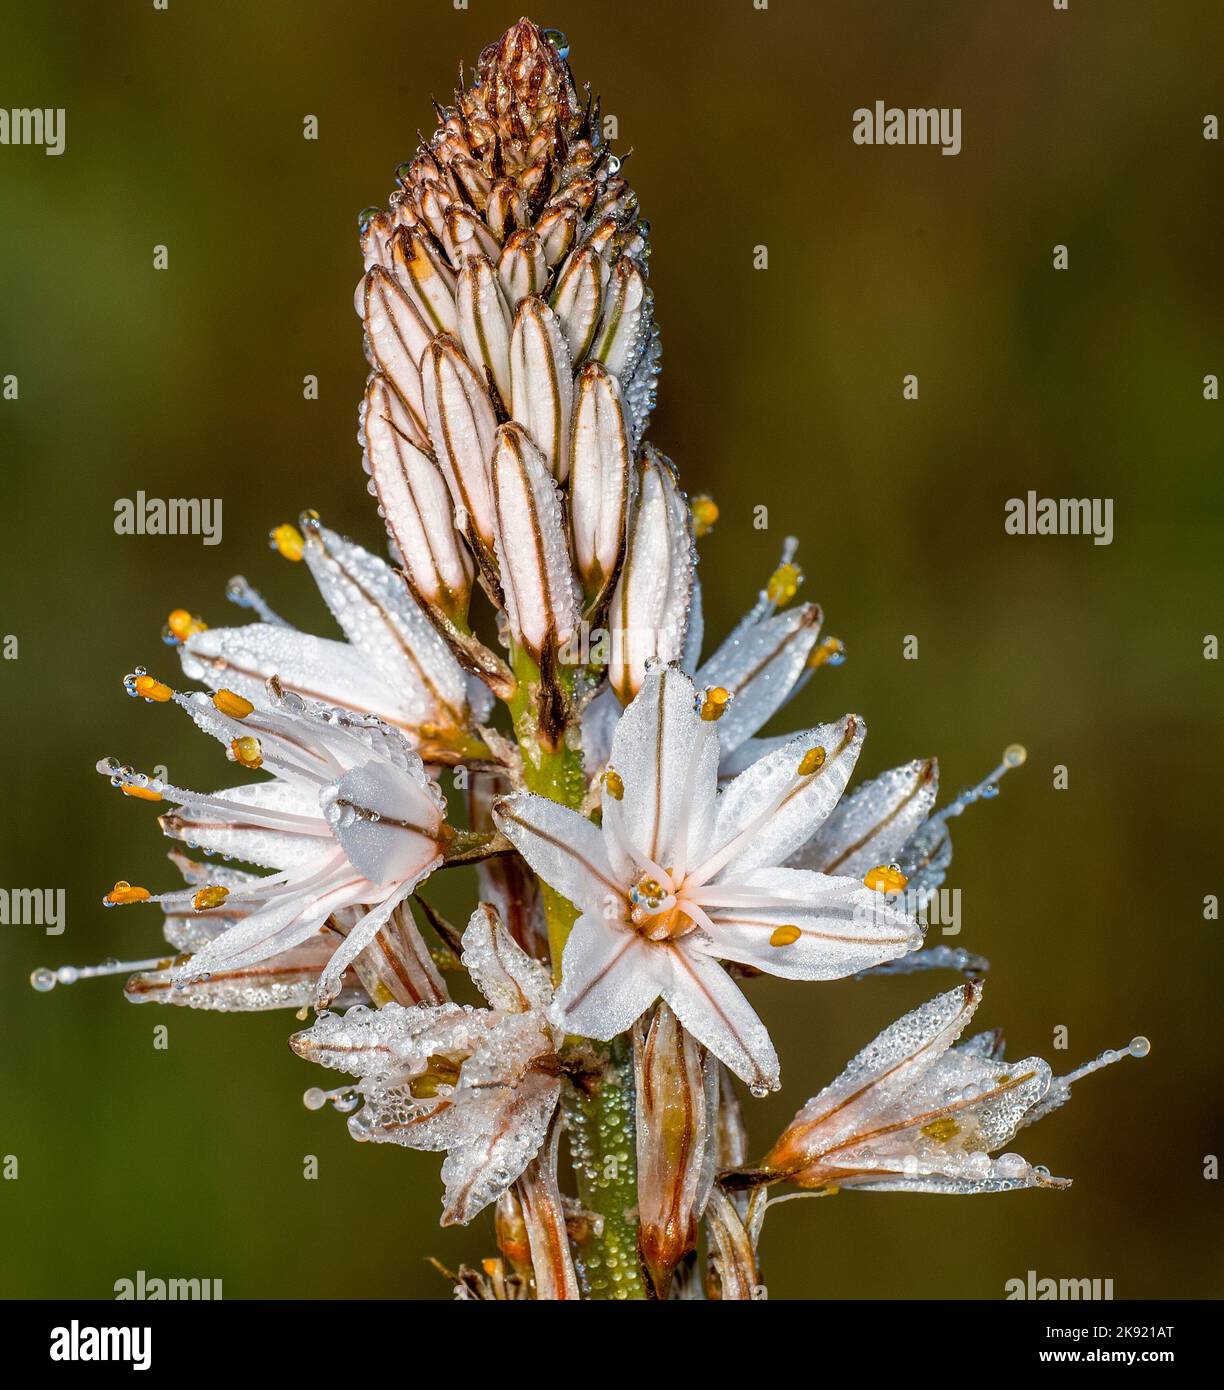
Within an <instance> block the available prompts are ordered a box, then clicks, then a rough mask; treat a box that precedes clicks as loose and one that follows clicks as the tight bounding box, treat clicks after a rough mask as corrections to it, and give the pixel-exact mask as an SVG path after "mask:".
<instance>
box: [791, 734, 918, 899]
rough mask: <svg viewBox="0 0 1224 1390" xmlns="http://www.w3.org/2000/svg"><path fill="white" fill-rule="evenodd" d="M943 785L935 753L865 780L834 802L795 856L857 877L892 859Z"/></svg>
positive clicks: (801, 863)
mask: <svg viewBox="0 0 1224 1390" xmlns="http://www.w3.org/2000/svg"><path fill="white" fill-rule="evenodd" d="M938 785H939V768H938V764H937V763H936V762H935V759H934V758H918V759H915V761H913V762H910V763H905V764H904V765H903V766H901V767H894V768H892V769H891V770H890V771H888V772H885V773H882V774H881V775H880V776H879V777H875V778H873V779H872V780H871V781H870V782H864V783H863V785H862V786H861V787H859V788H858V789H857V790H856V791H855V792H854V793H853V794H852V795H850V796H848V797H847V798H846V799H845V800H844V801H842V802H840V803H839V804H838V805H837V806H836V807H834V809H833V811H832V812H831V813H830V814H829V817H828V819H827V820H826V821H825V822H824V824H823V825H822V826H821V827H820V829H819V830H818V831H817V832H816V834H815V836H814V837H813V838H812V839H811V840H810V841H809V842H808V843H807V844H806V845H804V846H803V848H802V849H801V850H800V851H799V852H798V853H797V854H796V855H795V856H794V858H793V861H792V862H793V863H794V864H795V865H796V866H797V867H799V868H804V869H819V870H820V871H821V872H822V873H826V874H848V875H850V876H851V877H853V878H862V876H863V875H864V874H865V873H867V871H868V870H869V869H873V868H875V867H876V865H878V864H891V863H892V862H893V860H895V859H896V858H897V856H898V854H899V853H900V852H901V848H902V846H903V845H904V844H905V843H906V841H907V840H908V839H909V838H910V836H911V835H912V834H913V833H914V831H915V830H917V828H918V827H919V826H920V825H921V824H922V822H923V821H924V820H925V819H926V818H927V816H928V815H929V814H930V813H931V809H932V807H933V806H934V805H935V796H936V792H937V790H938Z"/></svg>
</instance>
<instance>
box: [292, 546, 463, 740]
mask: <svg viewBox="0 0 1224 1390" xmlns="http://www.w3.org/2000/svg"><path fill="white" fill-rule="evenodd" d="M305 530H306V552H305V553H306V563H307V564H308V565H309V566H310V571H311V573H312V574H313V575H314V578H315V582H316V583H317V584H318V586H319V592H320V593H321V594H322V595H323V598H324V600H325V602H326V603H327V606H328V607H329V608H330V609H331V611H332V613H333V614H334V616H335V618H336V621H337V622H338V623H339V624H340V626H341V627H342V628H343V629H344V631H345V634H346V635H347V636H348V639H349V641H350V642H352V644H353V645H354V646H355V647H357V648H358V649H359V650H360V651H361V653H362V655H363V656H364V657H365V658H366V660H367V661H368V662H369V664H370V665H371V666H372V667H373V668H374V670H375V671H376V672H377V673H378V674H379V675H380V676H381V677H382V679H383V680H384V681H385V682H387V684H389V685H390V686H391V687H392V689H394V690H396V691H398V692H401V695H402V698H403V701H404V703H405V705H406V706H407V707H408V708H409V709H410V710H411V712H412V716H413V717H414V718H415V720H416V721H417V722H420V723H425V722H440V723H447V724H452V725H454V726H456V727H461V726H462V725H463V724H464V723H465V722H466V717H467V714H466V702H467V680H466V677H465V675H464V672H463V669H462V667H461V666H460V665H459V663H458V662H457V661H456V660H455V658H454V657H453V656H452V655H451V652H450V648H449V647H447V645H446V643H445V642H444V641H443V640H442V638H441V637H440V636H439V635H438V633H437V630H436V629H435V628H434V626H433V624H432V623H431V622H430V621H429V619H428V618H427V617H426V616H425V614H424V613H423V612H422V611H421V609H420V608H419V607H418V606H417V603H416V601H415V599H413V597H412V595H411V594H410V593H409V592H408V587H407V585H406V584H405V583H404V581H403V579H402V578H401V576H399V575H397V574H396V573H395V571H394V570H393V569H392V568H391V567H390V566H389V565H387V564H385V563H384V562H383V561H382V560H380V559H379V558H378V556H376V555H372V554H371V553H370V552H369V551H368V550H363V549H362V547H361V546H359V545H354V544H353V542H352V541H347V540H345V539H344V538H343V537H342V536H338V535H337V534H336V533H335V532H334V531H329V530H327V529H326V527H323V526H320V525H319V524H318V523H317V522H312V523H310V524H308V525H306V526H305Z"/></svg>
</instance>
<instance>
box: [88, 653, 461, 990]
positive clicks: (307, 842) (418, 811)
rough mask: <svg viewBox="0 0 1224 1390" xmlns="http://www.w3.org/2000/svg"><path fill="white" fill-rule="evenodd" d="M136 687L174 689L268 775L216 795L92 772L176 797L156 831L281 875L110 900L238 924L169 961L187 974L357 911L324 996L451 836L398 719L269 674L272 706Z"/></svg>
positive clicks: (328, 972)
mask: <svg viewBox="0 0 1224 1390" xmlns="http://www.w3.org/2000/svg"><path fill="white" fill-rule="evenodd" d="M138 680H139V681H147V682H148V684H145V685H140V686H139V688H138V693H141V694H143V695H144V696H145V698H147V699H152V700H155V701H162V702H167V701H170V700H173V701H174V703H176V704H177V705H179V706H180V707H181V708H182V709H183V710H185V711H186V712H187V713H188V714H189V715H190V716H191V718H192V719H193V720H194V721H195V723H196V725H197V726H198V727H199V728H200V729H202V730H203V731H204V732H205V733H209V734H212V735H213V736H214V737H215V738H217V739H219V740H220V741H221V742H222V743H223V744H225V745H226V748H227V750H228V753H229V756H230V758H231V759H232V760H233V761H234V762H236V763H238V764H239V766H241V767H244V768H259V769H262V770H263V771H265V772H270V773H272V775H273V776H272V780H271V781H262V782H253V783H248V784H245V785H242V786H237V787H229V788H226V789H225V790H223V791H218V792H213V793H207V794H205V793H199V792H194V791H188V790H186V789H185V788H182V787H177V786H174V785H173V784H172V783H169V782H167V781H165V780H164V779H161V778H155V777H149V776H148V775H146V774H143V773H137V772H135V771H133V770H132V769H130V768H121V767H120V766H119V765H118V763H117V762H115V760H114V759H109V758H108V759H105V760H104V761H103V762H100V763H99V764H98V771H99V772H102V773H104V774H105V775H106V776H108V777H109V778H110V779H111V781H112V783H113V784H114V785H115V786H117V787H120V788H121V789H122V790H123V791H124V792H125V793H126V794H128V795H129V796H132V797H134V798H135V799H137V800H144V801H156V802H167V801H168V802H171V803H175V805H176V809H174V810H172V811H170V812H168V813H167V814H166V815H163V816H162V818H161V826H162V829H163V830H164V831H165V832H166V834H167V835H169V836H171V837H172V838H174V839H177V840H180V841H182V842H183V843H185V844H187V845H188V846H198V847H200V848H203V849H205V850H208V851H211V852H214V853H219V854H222V855H224V856H226V857H227V858H232V859H239V860H243V861H245V862H246V863H249V864H256V865H259V866H261V867H264V868H269V869H274V870H277V871H278V872H275V873H272V874H269V875H264V876H261V877H251V878H249V879H244V880H241V881H226V882H222V881H220V880H216V881H214V882H212V883H210V884H207V885H205V886H203V887H200V888H192V887H188V888H186V889H182V890H179V891H177V892H173V893H166V894H161V895H159V896H158V897H156V898H155V897H153V895H151V894H150V893H148V892H147V890H145V889H142V888H133V887H132V886H131V885H130V884H127V883H122V884H119V885H116V888H115V890H113V891H112V892H111V893H110V894H108V895H107V902H108V903H112V904H121V903H129V902H149V901H156V902H160V903H161V904H162V905H163V907H165V908H166V909H167V910H168V911H171V912H172V913H177V912H185V911H186V910H187V909H188V905H190V906H191V907H192V908H194V909H196V910H210V909H216V908H220V907H221V906H222V905H224V906H225V909H226V912H227V914H228V917H229V919H230V921H231V922H232V925H229V926H228V927H227V929H226V930H223V931H221V932H220V933H219V934H217V935H216V936H214V937H213V938H212V939H210V940H208V941H206V942H204V943H203V944H202V945H201V947H200V949H198V950H197V951H196V952H195V954H194V955H192V956H191V957H190V959H189V960H187V961H186V962H184V963H182V964H180V965H179V966H178V967H177V968H176V970H175V971H174V975H173V979H174V982H175V983H178V984H187V983H190V982H191V981H193V980H198V979H201V978H202V977H205V976H208V975H210V974H211V973H212V972H213V971H215V970H218V969H225V970H231V971H232V970H235V969H237V968H238V967H241V966H247V965H252V964H255V963H257V962H260V961H266V960H268V959H269V958H271V957H273V956H278V955H281V954H282V953H284V952H286V951H289V950H291V949H292V948H294V947H297V946H299V945H301V944H302V943H304V942H307V941H308V940H309V939H310V938H311V937H313V936H314V935H315V934H316V933H317V932H318V931H319V928H320V927H321V926H322V925H323V924H324V923H325V922H327V921H328V920H329V918H332V917H333V914H337V915H338V916H337V920H345V919H344V918H343V914H344V913H345V912H346V910H348V909H358V908H360V909H362V911H361V913H360V915H359V916H358V917H357V918H356V919H355V920H354V919H352V918H349V919H347V924H349V925H350V929H349V930H348V932H347V935H346V936H345V937H344V940H343V941H342V942H341V943H340V945H339V946H338V947H337V948H336V950H335V951H334V952H333V953H332V955H331V957H330V959H329V961H328V962H327V963H326V965H325V966H324V967H323V969H322V971H321V974H320V977H319V985H318V989H319V996H320V998H321V999H322V1000H324V1001H326V1000H327V999H330V998H333V997H334V996H335V995H336V994H338V993H339V991H340V988H341V984H342V981H343V977H344V972H345V970H346V969H347V968H348V966H349V965H350V964H352V963H353V962H354V961H355V960H356V958H357V956H358V955H360V953H361V952H362V951H363V950H365V948H366V947H368V946H369V945H370V944H371V943H372V942H373V940H374V938H375V937H376V936H377V935H378V933H379V932H380V930H381V929H382V928H383V926H384V925H385V924H386V923H387V922H388V920H389V919H390V917H391V915H392V913H393V912H394V911H395V910H396V908H397V907H398V906H399V904H400V903H402V902H403V901H404V899H405V898H406V897H407V896H408V894H409V893H411V892H412V891H413V889H414V888H415V887H416V886H417V884H419V883H420V882H421V880H422V879H423V878H425V877H426V876H427V875H428V874H429V873H430V872H431V871H432V870H433V869H434V868H435V867H436V866H437V865H438V864H440V863H441V862H442V855H443V848H444V846H445V844H446V843H447V841H448V839H449V838H450V834H451V832H450V830H449V827H447V826H446V824H445V822H444V816H445V812H446V802H445V799H444V798H443V796H442V793H441V792H440V791H439V789H438V787H437V786H436V784H435V783H434V782H433V781H432V780H431V779H430V778H429V776H428V775H427V774H426V772H425V769H424V766H423V764H422V762H421V759H420V757H419V755H418V754H417V753H416V752H415V751H414V750H413V749H412V747H411V746H410V745H409V744H408V742H407V740H406V739H405V738H404V736H403V735H402V734H401V733H399V732H398V730H395V729H392V728H390V727H389V726H387V725H386V724H383V723H382V722H381V721H380V720H378V719H375V718H374V717H373V716H370V715H366V716H360V715H355V714H349V713H347V712H345V711H340V710H331V709H326V708H324V707H322V706H317V705H314V706H312V705H309V704H308V703H307V702H306V701H305V700H303V699H302V698H301V697H300V696H298V695H294V694H290V693H288V692H281V691H279V688H278V687H277V685H276V683H275V682H272V695H271V697H270V702H269V705H268V707H266V708H258V709H257V708H256V707H255V706H254V705H253V704H252V703H251V701H249V700H247V699H245V698H244V697H243V696H241V695H238V694H237V693H236V692H234V691H231V690H221V691H218V692H217V694H215V695H214V696H212V697H211V698H210V697H209V696H207V695H206V694H204V692H203V691H195V692H193V693H191V694H177V693H174V692H172V691H171V690H170V689H169V687H168V686H164V685H161V684H160V683H159V682H156V681H152V679H151V678H150V677H140V678H138Z"/></svg>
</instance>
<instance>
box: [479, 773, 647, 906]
mask: <svg viewBox="0 0 1224 1390" xmlns="http://www.w3.org/2000/svg"><path fill="white" fill-rule="evenodd" d="M493 819H494V821H495V823H496V825H497V828H498V829H499V830H500V831H501V832H502V834H503V835H504V836H505V837H506V838H507V839H508V840H509V841H510V843H511V844H512V845H513V846H514V847H515V849H517V850H518V852H519V853H520V854H521V855H522V856H523V858H524V859H526V861H527V863H528V864H530V865H531V867H532V868H533V869H534V870H535V872H536V873H537V874H538V875H539V876H540V877H541V878H542V879H543V880H544V882H545V883H547V884H548V885H549V886H550V887H551V888H553V889H555V891H556V892H558V893H560V894H561V896H562V897H563V898H566V899H568V901H570V902H571V903H573V904H574V906H575V907H577V908H578V909H579V910H580V911H582V912H588V913H595V914H597V915H603V914H604V912H605V911H606V910H607V909H608V907H609V904H610V903H611V904H620V903H622V902H623V901H624V891H623V889H622V887H621V885H620V883H619V882H618V881H617V880H616V878H615V877H614V876H613V873H612V869H611V866H610V865H609V863H608V856H607V853H606V851H605V849H604V839H603V836H602V835H601V834H600V831H599V828H598V827H597V826H595V825H593V824H592V823H591V822H590V821H589V820H587V818H586V817H585V816H580V815H579V814H578V812H577V811H571V810H570V809H569V807H568V806H561V805H559V804H558V803H557V802H555V801H549V800H548V799H547V798H546V797H542V796H536V795H534V794H533V793H531V792H517V793H515V795H513V796H507V797H503V798H502V800H500V801H498V802H497V803H496V804H495V805H494V807H493ZM617 910H619V908H618V909H617Z"/></svg>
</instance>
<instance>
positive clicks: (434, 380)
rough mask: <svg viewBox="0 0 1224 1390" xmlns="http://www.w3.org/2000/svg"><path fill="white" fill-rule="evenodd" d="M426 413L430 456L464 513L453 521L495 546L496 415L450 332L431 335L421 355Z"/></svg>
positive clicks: (485, 392)
mask: <svg viewBox="0 0 1224 1390" xmlns="http://www.w3.org/2000/svg"><path fill="white" fill-rule="evenodd" d="M421 380H422V384H423V388H424V392H425V418H426V420H427V422H428V424H429V437H430V439H431V440H432V442H433V450H434V456H435V457H436V458H437V460H438V463H439V465H440V466H441V469H442V472H443V474H444V475H445V477H446V482H447V486H448V487H449V488H450V492H451V499H452V501H453V502H454V504H455V507H456V508H457V509H458V510H459V511H460V512H461V513H462V518H457V521H456V524H457V525H459V529H460V530H466V529H467V528H468V527H469V526H471V527H472V528H473V529H474V532H475V535H476V536H477V537H479V539H480V540H481V541H482V542H483V543H484V545H485V547H486V548H487V549H488V550H490V551H491V550H492V548H493V536H494V530H495V527H494V521H493V487H492V481H491V475H490V468H491V465H492V461H493V439H494V435H495V434H496V432H497V420H496V418H495V416H494V414H493V405H492V403H491V402H490V400H489V393H488V392H487V391H486V390H485V388H484V383H483V382H482V381H481V380H480V378H479V377H478V376H477V375H476V373H475V372H474V371H473V370H472V367H471V365H470V364H469V362H468V360H467V358H466V357H464V355H463V353H462V352H461V351H460V350H459V344H458V343H456V342H455V340H454V339H453V338H447V337H439V338H435V339H434V341H433V343H432V344H431V345H430V346H429V348H428V349H427V350H426V353H425V356H424V357H423V358H422V359H421Z"/></svg>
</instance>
